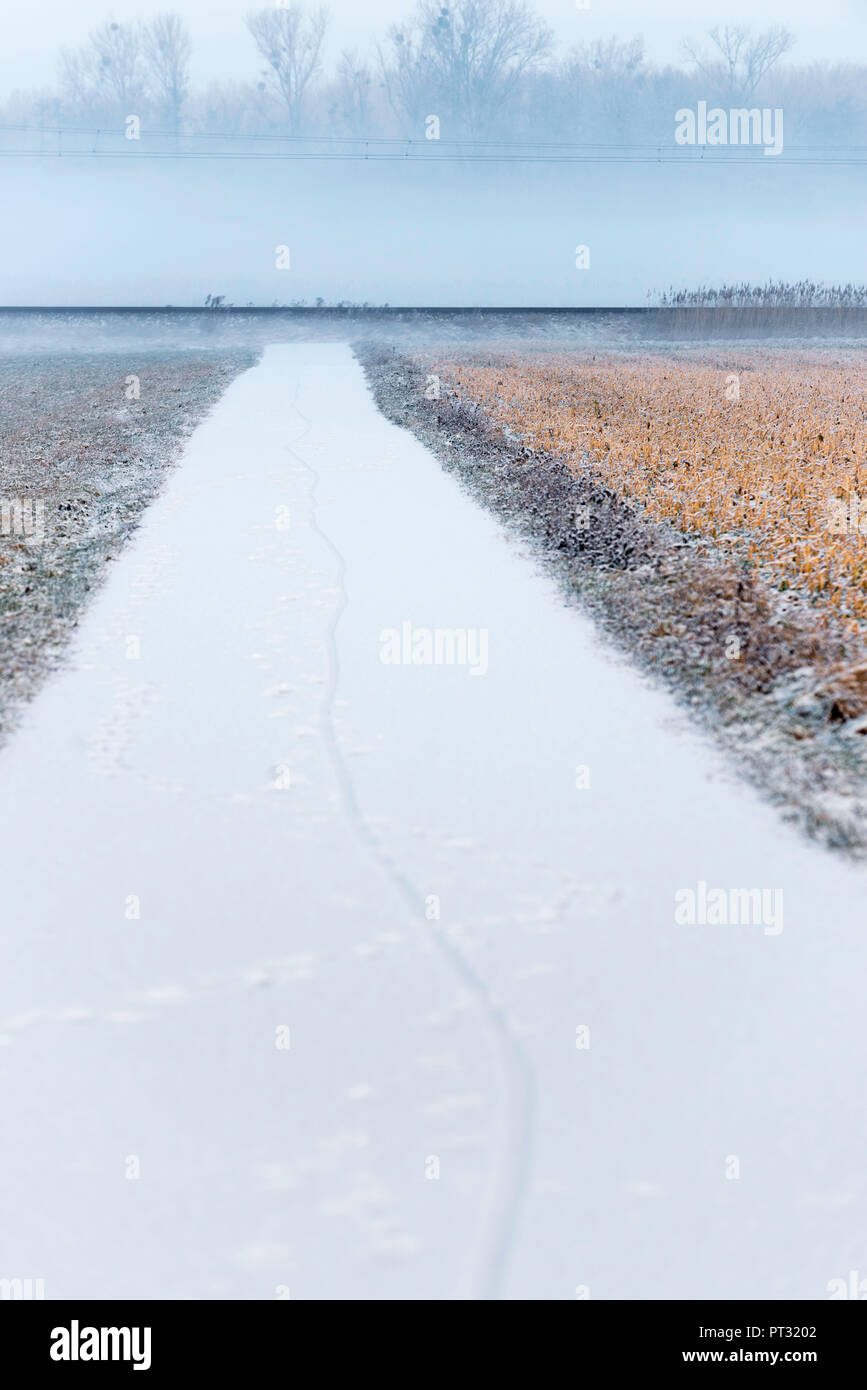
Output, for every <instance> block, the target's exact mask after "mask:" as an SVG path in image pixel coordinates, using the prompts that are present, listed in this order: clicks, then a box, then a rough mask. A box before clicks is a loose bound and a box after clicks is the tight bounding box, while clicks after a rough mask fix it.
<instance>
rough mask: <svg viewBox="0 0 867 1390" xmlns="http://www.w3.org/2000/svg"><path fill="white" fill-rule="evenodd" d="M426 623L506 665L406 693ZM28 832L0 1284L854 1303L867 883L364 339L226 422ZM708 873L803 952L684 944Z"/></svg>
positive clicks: (304, 364) (80, 697)
mask: <svg viewBox="0 0 867 1390" xmlns="http://www.w3.org/2000/svg"><path fill="white" fill-rule="evenodd" d="M404 623H409V624H411V625H412V629H413V630H414V631H415V632H418V631H419V630H420V629H424V628H429V629H469V630H473V631H476V632H479V633H484V634H486V638H487V664H488V669H487V672H486V673H485V674H481V672H479V673H478V674H473V673H472V672H471V670H470V668H469V667H468V666H467V665H453V666H445V665H412V664H409V665H407V664H387V663H385V662H383V661H382V660H381V653H382V650H383V648H382V643H381V634H382V633H383V632H384V631H385V630H388V629H395V630H397V631H398V632H399V633H400V632H401V631H402V625H403V624H404ZM578 767H584V768H587V769H589V782H590V785H589V787H585V786H578V785H576V783H578V782H582V781H584V780H586V778H585V777H584V776H583V775H581V774H578V775H576V768H578ZM0 808H2V816H3V826H4V830H3V835H2V873H3V884H4V912H3V919H2V942H0V948H2V958H0V1042H2V1043H3V1044H5V1045H4V1046H2V1047H0V1106H2V1138H0V1179H2V1180H0V1277H7V1278H13V1277H19V1278H28V1277H29V1278H34V1279H35V1278H43V1279H44V1280H45V1290H46V1296H47V1297H49V1298H51V1297H66V1296H91V1297H111V1296H114V1297H134V1296H141V1297H148V1296H150V1297H164V1298H175V1297H205V1298H222V1297H250V1298H273V1297H275V1296H278V1297H279V1296H286V1291H287V1290H289V1291H291V1297H293V1298H316V1297H335V1298H388V1297H397V1298H415V1297H432V1298H450V1297H494V1296H502V1297H507V1298H514V1297H517V1298H525V1297H537V1298H538V1297H541V1298H555V1299H556V1298H574V1297H575V1296H576V1290H580V1291H581V1294H584V1293H586V1292H587V1291H589V1296H590V1297H591V1298H612V1297H614V1298H617V1297H626V1298H666V1297H674V1296H686V1297H703V1296H709V1297H714V1296H717V1297H735V1296H743V1297H750V1296H754V1297H773V1296H784V1297H786V1296H792V1297H808V1298H809V1297H816V1298H821V1297H824V1296H826V1293H825V1290H826V1285H827V1283H828V1281H829V1280H831V1279H834V1278H846V1277H848V1272H849V1271H850V1270H851V1269H860V1270H861V1271H862V1274H863V1275H867V1192H865V1184H867V1108H865V1106H864V1103H863V1095H864V1084H865V1079H867V1021H865V1020H867V1012H865V1006H864V999H865V990H867V911H865V906H867V892H865V889H867V879H865V876H864V874H863V873H859V872H856V871H854V870H852V869H849V868H847V867H846V866H844V865H842V864H841V863H838V862H836V861H835V860H833V859H832V858H831V857H830V856H828V855H827V854H825V853H823V852H821V851H820V850H818V849H813V848H811V847H809V846H807V845H805V844H804V843H803V842H802V841H800V840H799V839H797V838H796V837H795V835H794V834H793V833H791V832H790V831H789V830H787V829H786V828H785V827H783V826H782V825H781V824H780V823H779V822H778V820H777V818H776V817H775V815H774V813H773V812H772V811H771V810H769V809H768V808H766V807H765V806H763V805H761V804H760V803H759V802H758V801H757V800H756V799H755V798H754V797H753V796H752V795H751V794H750V793H749V792H748V791H747V790H746V789H744V788H743V787H742V786H739V785H737V784H734V783H733V782H731V781H730V780H729V778H728V776H727V775H726V773H725V771H724V769H723V767H722V765H721V763H719V762H718V760H717V758H716V756H715V754H713V753H712V751H710V750H709V749H708V748H707V747H706V746H705V745H704V744H703V743H702V742H701V741H700V740H699V739H698V738H697V737H696V736H695V735H693V734H691V733H690V732H689V731H688V730H686V729H685V728H684V727H683V726H682V723H681V721H680V719H679V718H678V717H676V716H675V715H674V712H673V709H672V706H671V705H670V703H669V702H668V700H667V698H666V697H665V696H663V695H662V694H660V693H659V692H655V691H653V690H651V689H649V688H648V687H647V686H646V685H645V684H644V683H643V682H642V680H641V679H640V678H639V677H637V676H636V675H635V674H634V673H633V672H632V671H631V670H629V669H628V667H626V666H623V665H620V664H617V663H616V662H615V661H613V660H612V658H611V657H610V655H609V654H607V653H606V652H605V651H604V650H602V649H601V648H600V647H599V646H598V645H597V644H596V640H595V638H594V634H593V630H592V628H591V627H590V625H589V623H588V622H587V621H586V620H584V619H583V618H582V617H581V616H580V615H578V614H576V613H575V612H571V611H568V610H566V609H564V608H563V607H562V606H561V605H560V604H559V602H558V601H557V598H556V596H555V594H554V592H553V590H552V588H551V586H550V584H549V582H548V581H547V580H546V579H545V578H544V577H542V576H540V575H539V574H538V573H537V572H536V571H535V570H534V568H533V565H532V563H531V562H530V561H529V560H528V559H527V557H526V556H524V555H522V554H520V553H518V551H517V550H516V548H515V545H514V543H513V542H512V541H510V540H509V539H508V538H507V537H506V536H505V535H504V534H503V533H502V532H501V530H500V529H499V527H498V526H497V524H496V523H495V522H494V521H493V520H492V519H491V518H490V517H489V516H487V515H486V514H484V513H483V512H482V511H480V510H478V509H476V508H475V507H474V506H473V505H472V504H471V503H470V502H469V501H468V500H467V499H466V498H465V497H464V496H463V494H462V493H461V492H460V491H459V489H458V488H457V486H456V484H455V483H454V482H453V481H451V480H450V479H449V478H448V477H447V476H446V475H445V474H443V472H442V471H441V470H440V468H439V466H438V464H437V463H436V462H435V461H434V460H433V459H432V458H431V456H430V455H429V454H428V453H427V452H426V451H425V450H424V449H423V448H422V446H421V445H420V444H419V443H418V442H416V441H415V440H414V439H413V438H412V437H410V436H409V435H407V434H405V433H403V432H402V431H400V430H398V429H396V428H395V427H394V426H392V425H390V424H389V423H387V422H386V421H385V420H384V419H383V418H382V417H381V416H380V415H379V414H378V412H377V411H376V409H375V407H374V405H373V402H372V400H371V398H370V396H369V393H368V391H367V388H366V386H365V383H364V380H363V377H362V373H361V370H360V368H359V367H358V365H357V364H356V363H355V361H354V359H353V357H352V355H351V352H350V350H349V348H348V347H346V346H343V345H339V344H338V345H330V344H329V345H321V344H317V345H310V346H293V347H273V348H269V349H268V350H267V351H266V353H265V356H264V358H263V360H262V362H261V363H260V364H259V365H258V366H257V367H255V368H254V369H253V370H251V371H250V372H248V373H246V374H245V375H244V376H242V377H240V378H238V379H237V380H236V382H235V383H234V384H233V385H232V386H231V387H230V389H229V391H228V392H227V394H226V396H225V397H224V398H223V400H222V401H221V403H220V404H219V406H218V407H217V409H216V410H215V411H214V413H213V414H212V415H211V417H210V418H209V419H208V420H207V421H206V422H205V423H204V424H203V425H202V426H201V427H200V428H199V430H198V431H197V432H196V434H195V435H194V437H193V439H192V440H191V442H190V444H189V446H188V449H187V452H186V455H185V458H184V461H183V464H182V467H181V468H180V469H179V470H178V471H177V472H176V473H174V474H173V476H172V478H171V479H170V482H169V485H168V487H167V489H166V491H165V493H164V495H163V496H162V497H161V498H160V499H159V500H158V502H157V503H156V504H155V505H154V506H153V507H152V508H151V510H150V511H149V513H148V515H147V517H146V520H145V523H144V525H143V526H142V528H141V530H140V532H139V534H138V536H137V537H136V539H135V541H134V542H133V544H132V545H131V546H130V548H129V549H128V551H127V552H126V553H125V555H124V556H123V557H122V559H121V560H120V561H119V562H118V564H117V565H116V567H115V569H114V572H113V574H112V578H111V580H110V582H109V583H108V584H107V586H106V587H105V589H104V590H103V591H102V592H101V593H100V594H99V595H98V596H97V598H96V600H95V602H94V603H93V605H92V608H91V609H90V611H89V613H88V615H87V618H86V620H85V622H84V624H83V625H82V630H81V633H80V639H79V641H78V643H77V646H76V649H75V652H74V654H73V659H72V660H71V662H70V663H69V665H68V667H67V668H66V669H65V671H64V672H63V673H62V674H61V675H60V676H58V677H57V678H56V679H55V680H54V681H53V682H52V683H51V684H50V685H49V686H48V687H47V688H46V689H45V690H43V692H42V694H41V695H40V697H39V698H38V699H37V700H36V702H35V703H34V705H33V706H32V707H31V709H30V711H29V714H28V717H27V719H26V720H25V723H24V725H23V727H22V728H21V729H20V730H19V732H18V734H17V735H16V737H15V738H14V739H13V740H12V742H11V744H10V745H9V747H7V748H6V750H5V751H4V752H3V754H2V756H0ZM699 881H705V882H707V883H708V884H709V885H711V886H712V887H722V888H724V889H726V890H727V891H728V890H731V889H735V890H736V889H741V888H745V889H747V888H754V887H761V888H767V889H778V888H779V889H782V890H783V903H784V916H783V929H782V931H780V932H778V933H776V934H775V933H774V932H773V931H766V930H765V929H764V928H763V926H762V925H761V924H757V925H744V926H719V925H693V926H685V925H678V924H677V923H676V922H675V916H674V895H675V893H676V892H677V891H678V890H679V889H683V888H690V887H692V888H695V887H696V885H697V884H698V882H699ZM437 910H438V911H439V916H437ZM287 1030H288V1031H287ZM584 1030H589V1034H588V1033H587V1032H585V1031H584ZM588 1042H589V1046H588V1045H587V1043H588ZM286 1043H288V1044H289V1045H288V1046H286V1045H285V1044H286ZM579 1044H580V1045H579ZM738 1172H739V1176H735V1174H736V1173H738ZM579 1296H581V1295H580V1294H579Z"/></svg>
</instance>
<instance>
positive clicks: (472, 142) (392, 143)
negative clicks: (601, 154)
mask: <svg viewBox="0 0 867 1390" xmlns="http://www.w3.org/2000/svg"><path fill="white" fill-rule="evenodd" d="M7 132H9V133H11V132H14V133H16V134H28V135H40V136H45V135H56V136H57V137H58V138H59V139H63V137H64V136H67V135H90V136H96V137H97V139H100V138H102V137H111V136H116V137H117V138H119V139H125V138H126V130H125V128H119V127H111V126H28V125H9V126H0V135H2V134H4V133H7ZM144 138H146V139H159V140H178V141H184V140H216V141H224V142H227V143H229V142H232V141H269V142H272V143H277V144H290V145H311V144H315V145H353V146H362V145H363V146H364V147H365V148H367V147H370V146H376V147H386V148H391V149H394V150H398V151H406V150H414V149H420V150H425V151H426V154H425V158H431V159H436V158H442V157H443V156H442V155H440V154H438V152H437V150H438V149H439V148H442V147H444V146H446V147H449V148H452V147H453V148H457V149H467V150H475V149H483V150H484V149H494V150H518V151H521V150H527V151H530V150H613V151H617V152H624V151H628V150H638V151H650V150H656V151H662V150H665V149H666V148H667V147H666V146H665V145H663V144H662V143H661V142H659V141H636V142H629V141H625V142H620V143H613V142H610V141H582V140H480V139H464V138H452V139H449V138H440V139H438V140H427V139H423V140H420V139H416V138H414V137H411V136H385V135H369V136H368V135H288V134H287V135H273V134H267V133H256V132H249V133H239V132H237V131H224V132H222V133H212V132H210V131H175V130H150V129H146V130H145V132H144ZM435 147H437V148H435ZM679 148H680V150H681V153H680V154H678V153H677V152H676V151H674V150H671V154H672V156H673V157H674V158H684V157H689V156H690V154H691V153H692V151H693V150H694V149H695V150H703V149H704V148H711V147H704V146H694V147H693V146H690V147H686V146H681V147H679ZM712 148H713V149H714V157H715V158H716V157H722V158H726V157H728V156H727V155H726V154H725V153H724V152H725V151H726V150H728V149H732V148H735V147H733V146H715V147H712ZM750 148H752V149H755V150H756V152H758V151H759V150H760V149H762V148H763V147H762V146H760V145H756V146H751V147H750ZM786 148H787V149H788V150H789V151H798V152H803V153H806V154H815V155H817V156H818V155H821V154H823V153H826V152H830V153H831V154H832V155H833V154H835V153H843V152H846V153H853V152H857V153H862V152H863V153H864V154H865V155H867V145H816V144H813V145H791V144H788V145H787V146H786ZM775 157H776V158H777V159H779V156H775Z"/></svg>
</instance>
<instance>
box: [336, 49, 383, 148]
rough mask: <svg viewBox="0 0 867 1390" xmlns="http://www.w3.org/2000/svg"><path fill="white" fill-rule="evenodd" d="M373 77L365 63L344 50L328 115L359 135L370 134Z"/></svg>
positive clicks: (338, 66) (354, 54) (355, 55)
mask: <svg viewBox="0 0 867 1390" xmlns="http://www.w3.org/2000/svg"><path fill="white" fill-rule="evenodd" d="M372 91H373V76H372V73H371V71H370V67H369V66H368V64H367V63H365V62H364V60H363V59H360V58H359V57H358V55H357V54H356V53H354V52H352V51H350V50H347V49H344V51H343V52H342V53H341V55H340V61H339V63H338V65H337V78H336V81H335V84H334V101H333V104H332V106H331V107H330V110H329V114H330V115H331V116H332V118H336V119H337V120H338V121H339V122H340V123H342V124H343V125H345V126H347V127H348V128H349V129H350V130H351V131H353V132H354V133H356V134H358V135H364V134H369V133H370V117H371V105H372V103H371V96H372Z"/></svg>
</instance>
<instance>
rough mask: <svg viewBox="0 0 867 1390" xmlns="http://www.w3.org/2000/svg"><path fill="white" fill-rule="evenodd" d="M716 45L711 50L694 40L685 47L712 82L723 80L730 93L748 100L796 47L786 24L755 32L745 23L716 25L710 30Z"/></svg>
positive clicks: (711, 37)
mask: <svg viewBox="0 0 867 1390" xmlns="http://www.w3.org/2000/svg"><path fill="white" fill-rule="evenodd" d="M708 38H709V39H710V40H711V42H712V44H713V48H712V49H711V51H710V52H709V53H708V52H707V51H705V50H703V49H701V48H699V47H698V45H697V44H695V43H693V42H692V41H691V40H689V41H687V42H686V43H684V45H683V47H684V51H685V52H686V54H687V55H688V57H690V58H691V59H692V61H693V62H694V63H695V65H696V67H697V68H698V69H699V71H700V72H701V73H703V74H704V76H705V77H707V78H708V79H709V80H710V81H712V82H723V83H724V84H725V89H726V92H727V93H728V95H729V96H731V97H733V98H736V99H739V100H741V101H748V100H749V98H750V97H751V96H752V95H753V92H754V91H755V90H756V88H757V87H758V85H759V83H760V82H761V80H762V78H763V77H765V76H766V75H767V73H769V72H770V70H771V68H773V67H774V66H775V64H776V63H778V62H779V60H780V59H781V58H782V57H783V56H784V55H785V54H786V53H788V52H789V50H790V49H791V48H792V47H793V45H794V42H795V39H794V35H793V34H791V33H790V32H789V30H788V29H786V28H785V27H784V25H782V24H777V25H774V26H773V27H772V28H770V29H765V30H764V32H763V33H761V34H756V35H753V33H752V30H751V29H748V28H747V27H746V26H745V25H743V24H726V25H725V26H724V28H722V29H721V28H720V27H719V25H716V26H715V27H714V28H713V29H709V30H708Z"/></svg>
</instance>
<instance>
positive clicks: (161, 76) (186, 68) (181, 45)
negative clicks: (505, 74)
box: [142, 13, 193, 129]
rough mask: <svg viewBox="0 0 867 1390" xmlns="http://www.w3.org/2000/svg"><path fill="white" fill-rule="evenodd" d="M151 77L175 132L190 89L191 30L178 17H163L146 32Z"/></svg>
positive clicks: (154, 22)
mask: <svg viewBox="0 0 867 1390" xmlns="http://www.w3.org/2000/svg"><path fill="white" fill-rule="evenodd" d="M142 34H143V40H144V52H145V57H146V60H147V66H148V74H149V77H150V81H151V87H152V89H153V93H154V96H155V97H156V98H157V100H158V101H159V103H160V105H161V106H162V108H163V111H164V113H165V115H166V116H167V117H168V120H169V122H170V123H171V125H172V127H173V128H174V129H177V127H178V125H179V124H180V119H181V111H182V109H183V106H184V102H185V101H186V100H187V97H188V95H189V90H190V55H191V53H192V50H193V45H192V42H191V40H190V35H189V30H188V29H187V27H186V25H185V24H184V22H183V20H182V19H181V18H180V16H179V15H177V14H168V13H166V14H160V15H157V17H156V18H155V19H152V20H151V22H150V23H149V24H146V25H145V26H144V29H143V31H142Z"/></svg>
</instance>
